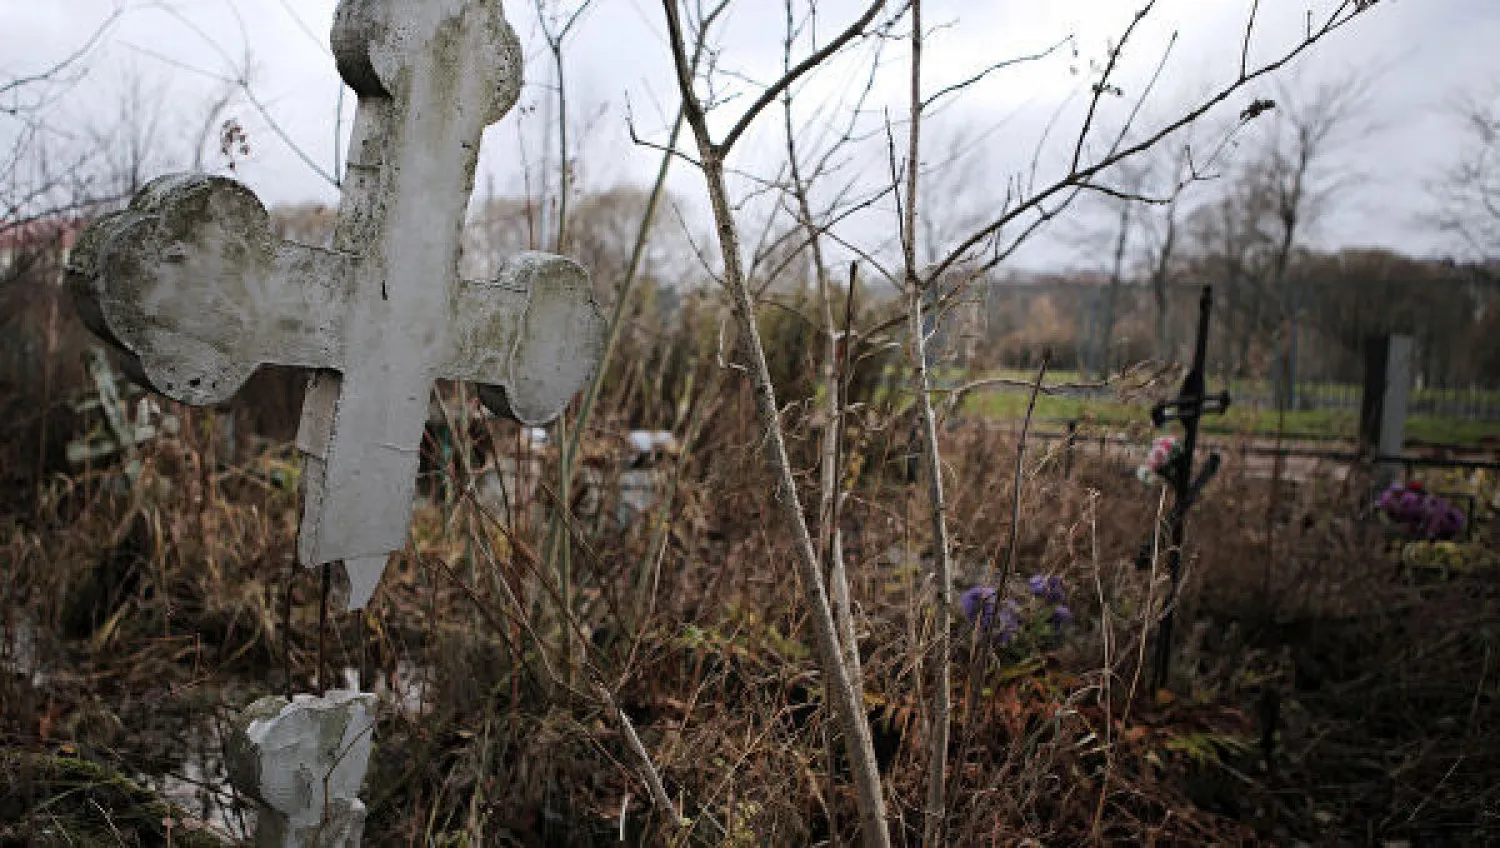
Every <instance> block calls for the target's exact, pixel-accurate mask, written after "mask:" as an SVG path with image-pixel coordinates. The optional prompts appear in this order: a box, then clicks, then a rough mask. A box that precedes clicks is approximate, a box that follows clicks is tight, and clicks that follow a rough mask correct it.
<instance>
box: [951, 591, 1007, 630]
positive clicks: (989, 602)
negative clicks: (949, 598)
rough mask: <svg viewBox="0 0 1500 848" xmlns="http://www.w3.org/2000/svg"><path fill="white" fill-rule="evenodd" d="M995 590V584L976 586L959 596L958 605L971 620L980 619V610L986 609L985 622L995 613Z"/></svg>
mask: <svg viewBox="0 0 1500 848" xmlns="http://www.w3.org/2000/svg"><path fill="white" fill-rule="evenodd" d="M996 594H997V593H996V592H995V587H994V586H975V587H974V588H972V589H970V590H968V591H967V592H964V593H963V594H962V595H959V596H958V605H959V607H960V608H961V609H962V610H963V611H964V617H965V618H967V619H968V620H969V621H971V622H976V621H978V620H979V615H980V610H981V609H983V611H984V618H985V622H984V623H985V624H988V623H989V619H990V618H991V617H992V616H993V615H994V614H995V595H996Z"/></svg>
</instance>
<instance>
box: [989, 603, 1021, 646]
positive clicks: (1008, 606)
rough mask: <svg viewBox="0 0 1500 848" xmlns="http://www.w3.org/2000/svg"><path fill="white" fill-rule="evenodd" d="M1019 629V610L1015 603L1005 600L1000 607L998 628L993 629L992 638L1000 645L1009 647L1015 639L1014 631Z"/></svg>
mask: <svg viewBox="0 0 1500 848" xmlns="http://www.w3.org/2000/svg"><path fill="white" fill-rule="evenodd" d="M1020 629H1021V608H1020V607H1019V606H1017V605H1016V602H1015V601H1012V600H1010V599H1009V598H1007V599H1006V601H1005V603H1003V604H1001V605H1000V626H999V627H998V628H996V629H995V634H994V638H995V639H996V640H997V641H999V643H1000V644H1002V645H1009V644H1010V643H1011V640H1013V639H1015V638H1016V631H1018V630H1020Z"/></svg>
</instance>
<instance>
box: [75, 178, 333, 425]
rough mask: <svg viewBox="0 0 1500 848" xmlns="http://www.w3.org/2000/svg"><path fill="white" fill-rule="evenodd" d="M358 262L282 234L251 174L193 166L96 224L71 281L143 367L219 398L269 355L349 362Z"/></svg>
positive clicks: (147, 376) (139, 370) (129, 359)
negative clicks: (244, 177)
mask: <svg viewBox="0 0 1500 848" xmlns="http://www.w3.org/2000/svg"><path fill="white" fill-rule="evenodd" d="M352 265H353V262H352V259H351V258H350V257H348V256H345V255H344V254H340V253H336V252H334V251H329V250H321V249H318V248H313V247H307V246H305V245H299V244H295V243H293V242H285V241H280V240H278V239H276V238H275V237H274V235H273V233H272V232H271V227H270V216H269V215H268V214H267V213H266V210H265V207H264V206H262V205H261V203H260V201H259V200H258V199H256V197H255V195H254V194H253V193H252V192H251V191H250V190H249V189H248V188H246V187H245V186H243V185H241V184H240V183H238V182H235V181H234V180H229V179H225V178H223V177H213V176H207V175H203V174H181V175H174V176H168V177H162V178H160V179H157V180H154V181H152V182H151V183H148V184H147V185H146V186H145V187H144V188H143V189H141V191H140V192H139V193H138V194H137V195H136V196H135V198H134V199H133V200H132V202H131V204H130V207H129V208H127V209H126V210H124V211H122V212H118V213H115V214H112V215H107V216H105V217H103V218H100V219H99V220H98V221H95V222H94V223H93V224H91V225H90V226H89V227H88V229H86V230H85V231H84V233H83V234H82V235H81V236H80V239H79V242H78V244H77V245H76V247H75V248H74V251H73V253H72V255H71V257H70V258H69V262H68V284H69V288H70V289H71V291H72V294H73V299H74V303H75V304H76V305H77V308H78V312H79V315H80V316H81V317H82V318H83V320H84V323H85V324H87V325H88V327H89V329H91V330H93V331H94V332H95V333H96V334H97V335H99V336H100V337H101V338H104V339H105V340H107V341H109V342H110V343H111V344H113V345H114V346H115V347H116V348H117V349H118V350H120V351H121V352H122V353H123V354H125V365H126V368H127V369H128V370H129V371H130V372H131V373H132V376H134V377H136V378H138V379H141V380H143V381H144V382H145V383H146V384H147V385H149V386H150V387H151V388H153V389H155V390H156V391H158V392H160V393H162V394H164V395H167V396H168V397H171V398H173V399H175V400H179V401H182V402H184V403H189V404H194V405H207V404H214V403H221V402H223V401H225V400H228V399H229V398H230V397H231V396H232V395H233V394H234V393H235V391H236V390H238V389H239V387H240V386H241V385H243V384H244V382H245V380H247V379H249V377H250V375H251V374H253V373H254V372H255V369H256V368H258V367H259V366H261V365H264V364H278V365H293V366H300V367H306V368H336V367H340V366H341V364H342V362H343V343H342V339H343V337H344V333H343V327H342V323H343V320H344V319H343V315H344V312H345V309H346V304H347V301H348V299H349V297H350V292H349V288H350V285H351V280H352V276H353V275H352V274H351V272H350V270H351V268H352Z"/></svg>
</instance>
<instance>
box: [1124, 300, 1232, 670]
mask: <svg viewBox="0 0 1500 848" xmlns="http://www.w3.org/2000/svg"><path fill="white" fill-rule="evenodd" d="M1213 303H1214V290H1213V286H1204V287H1203V297H1202V299H1200V300H1199V302H1198V339H1197V345H1196V347H1195V348H1194V349H1193V364H1192V367H1191V368H1189V369H1188V373H1187V376H1186V377H1185V378H1183V381H1182V389H1181V390H1180V391H1179V392H1178V394H1177V397H1176V398H1173V399H1172V400H1168V401H1163V402H1161V403H1158V404H1156V406H1155V407H1153V408H1152V409H1151V422H1152V423H1153V424H1155V425H1156V426H1158V427H1161V426H1163V425H1164V424H1166V423H1167V422H1169V421H1177V422H1180V423H1181V424H1182V430H1183V438H1182V456H1181V457H1180V458H1179V459H1178V460H1175V461H1174V462H1173V464H1172V465H1171V466H1170V467H1169V468H1168V469H1166V471H1167V473H1166V474H1165V477H1166V479H1167V485H1168V486H1169V487H1170V488H1171V489H1172V509H1171V510H1170V511H1169V512H1168V513H1167V539H1168V544H1169V545H1170V547H1168V548H1167V574H1168V576H1169V577H1170V578H1171V583H1170V585H1169V586H1168V588H1167V600H1166V613H1165V614H1164V615H1163V616H1162V620H1161V629H1160V630H1159V631H1157V634H1156V662H1155V669H1154V672H1153V675H1152V689H1153V690H1158V689H1161V688H1162V687H1164V686H1166V684H1167V672H1168V670H1169V667H1170V664H1171V659H1172V624H1173V621H1174V620H1175V618H1176V606H1177V586H1178V583H1179V582H1180V581H1181V579H1182V544H1183V540H1184V536H1185V526H1186V523H1187V513H1188V510H1190V509H1192V506H1193V503H1194V502H1195V501H1197V499H1198V495H1199V494H1200V493H1202V491H1203V488H1204V487H1205V486H1207V485H1208V483H1209V481H1210V480H1212V479H1213V477H1214V475H1215V474H1217V473H1218V471H1219V455H1218V454H1217V453H1211V454H1209V456H1208V460H1207V461H1206V462H1204V463H1203V468H1201V469H1199V470H1198V472H1197V474H1196V475H1195V474H1194V472H1193V453H1194V451H1195V450H1196V449H1197V445H1198V423H1199V421H1200V419H1202V417H1203V416H1204V415H1222V414H1224V412H1225V411H1226V410H1228V409H1229V392H1227V391H1226V392H1219V393H1218V394H1216V395H1210V394H1208V392H1207V387H1206V385H1207V380H1206V379H1205V377H1204V373H1203V372H1204V362H1205V360H1206V359H1207V358H1208V322H1209V317H1210V316H1211V315H1212V313H1213ZM1156 538H1157V537H1156V532H1155V530H1154V529H1153V531H1152V534H1151V541H1149V542H1147V543H1146V544H1145V545H1144V546H1142V548H1141V552H1140V554H1139V555H1138V556H1137V557H1136V567H1137V568H1149V567H1150V565H1151V562H1152V561H1153V560H1154V559H1155V554H1156Z"/></svg>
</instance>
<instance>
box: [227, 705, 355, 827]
mask: <svg viewBox="0 0 1500 848" xmlns="http://www.w3.org/2000/svg"><path fill="white" fill-rule="evenodd" d="M374 725H375V696H374V695H372V694H369V693H359V692H349V691H345V690H335V691H332V692H329V693H328V694H327V695H325V696H323V697H321V698H318V697H314V696H312V695H298V696H296V697H295V698H293V699H292V700H291V701H290V702H288V701H287V700H286V699H285V698H280V697H267V698H261V699H260V700H258V701H256V702H255V703H253V704H251V705H250V706H249V707H248V708H247V709H246V710H245V711H244V712H243V713H240V714H239V715H238V716H236V717H235V721H234V723H233V728H232V732H231V734H230V736H229V739H228V744H227V745H226V746H225V756H226V762H227V765H228V770H229V777H230V780H231V781H232V782H233V783H234V786H235V788H236V789H238V790H240V791H241V792H243V793H244V794H245V795H247V796H249V797H250V798H252V799H253V800H254V801H255V802H256V806H257V807H258V808H259V810H258V813H259V815H258V816H257V818H256V828H255V844H256V845H257V846H259V848H304V846H307V847H308V848H310V846H325V848H357V847H358V845H359V843H360V837H361V836H362V834H363V833H364V825H365V813H366V810H365V805H364V803H363V802H362V801H360V800H359V788H360V784H362V783H363V782H364V780H365V771H366V769H367V768H368V767H369V763H370V752H371V745H372V742H371V732H372V730H373V728H374Z"/></svg>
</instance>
